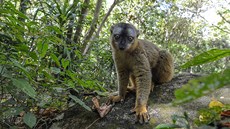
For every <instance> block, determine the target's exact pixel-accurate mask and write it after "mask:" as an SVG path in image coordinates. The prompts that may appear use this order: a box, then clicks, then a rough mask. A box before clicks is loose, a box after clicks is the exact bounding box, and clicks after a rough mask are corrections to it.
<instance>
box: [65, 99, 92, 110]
mask: <svg viewBox="0 0 230 129" xmlns="http://www.w3.org/2000/svg"><path fill="white" fill-rule="evenodd" d="M69 97H70V98H72V99H73V100H74V101H75V102H76V103H78V104H80V105H81V106H82V107H84V108H85V109H86V110H88V111H92V110H91V108H90V107H89V106H87V105H86V104H85V103H84V102H83V101H81V100H80V99H79V98H77V97H76V96H74V95H69Z"/></svg>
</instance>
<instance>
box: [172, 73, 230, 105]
mask: <svg viewBox="0 0 230 129" xmlns="http://www.w3.org/2000/svg"><path fill="white" fill-rule="evenodd" d="M227 85H230V69H226V70H225V71H223V72H221V73H213V74H210V75H208V76H205V77H200V78H197V79H192V80H190V81H189V82H188V84H186V85H184V86H183V87H182V88H180V89H177V90H176V91H175V97H176V99H175V101H174V104H178V103H184V102H189V101H192V100H194V99H197V98H199V97H201V96H204V95H206V94H208V93H210V92H212V91H214V90H216V89H218V88H221V87H223V86H227Z"/></svg>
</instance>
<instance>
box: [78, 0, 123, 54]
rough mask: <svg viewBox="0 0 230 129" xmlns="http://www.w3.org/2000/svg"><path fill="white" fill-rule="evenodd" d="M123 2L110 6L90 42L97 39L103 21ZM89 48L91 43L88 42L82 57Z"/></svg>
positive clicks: (116, 0)
mask: <svg viewBox="0 0 230 129" xmlns="http://www.w3.org/2000/svg"><path fill="white" fill-rule="evenodd" d="M122 1H123V0H114V2H113V4H112V5H111V6H110V8H109V10H108V12H107V13H106V15H105V16H104V18H103V20H102V22H101V24H100V25H99V27H98V29H97V32H96V34H95V35H94V36H93V37H92V38H91V39H90V40H91V41H93V40H95V39H96V38H97V37H99V34H100V32H101V29H102V27H103V25H104V24H105V21H106V20H107V18H108V17H109V15H110V14H111V12H112V10H113V9H114V7H115V6H116V5H117V4H118V3H120V2H122ZM90 46H91V42H89V44H88V45H87V46H86V47H85V48H84V52H83V55H86V53H87V52H88V50H89V48H90Z"/></svg>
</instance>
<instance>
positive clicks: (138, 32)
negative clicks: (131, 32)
mask: <svg viewBox="0 0 230 129" xmlns="http://www.w3.org/2000/svg"><path fill="white" fill-rule="evenodd" d="M136 32H137V38H138V36H139V35H140V31H139V30H137V31H136Z"/></svg>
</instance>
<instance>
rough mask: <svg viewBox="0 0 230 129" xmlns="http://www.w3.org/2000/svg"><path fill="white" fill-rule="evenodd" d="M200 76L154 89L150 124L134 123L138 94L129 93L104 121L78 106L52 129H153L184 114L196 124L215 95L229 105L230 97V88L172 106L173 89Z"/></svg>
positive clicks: (187, 76) (185, 77)
mask: <svg viewBox="0 0 230 129" xmlns="http://www.w3.org/2000/svg"><path fill="white" fill-rule="evenodd" d="M199 76H200V75H197V74H180V75H177V76H175V77H174V78H173V80H172V81H171V82H169V83H165V84H163V85H157V86H155V87H154V90H153V92H152V93H151V94H150V97H149V102H148V105H149V106H148V112H149V115H150V117H151V119H150V121H149V123H148V124H143V125H141V124H138V123H135V115H134V114H132V115H130V110H131V109H132V108H133V107H134V104H135V94H131V93H130V94H128V95H127V98H126V99H125V101H124V102H123V103H117V104H115V106H113V107H112V109H111V111H110V112H109V113H108V114H107V115H106V116H105V117H103V118H100V116H99V114H98V113H97V112H90V111H87V110H86V109H84V108H83V107H81V106H80V105H75V106H73V107H71V108H70V109H69V110H67V111H64V112H63V113H61V114H59V115H60V116H63V118H62V119H61V120H59V121H56V122H54V123H53V124H52V126H51V127H50V129H139V128H141V129H153V128H154V127H156V126H157V125H158V124H163V123H172V119H171V116H172V115H183V114H184V112H186V113H187V114H188V117H189V118H191V119H192V120H191V121H193V119H195V118H197V110H198V109H201V108H207V107H208V104H209V102H210V101H211V98H212V97H213V96H214V97H215V98H217V99H220V101H222V102H223V103H230V101H229V100H227V99H229V98H230V95H229V93H230V88H228V87H224V88H222V89H219V90H217V91H215V92H214V93H213V94H211V95H208V96H203V97H201V98H199V99H197V100H195V101H193V102H190V103H186V104H183V105H178V106H172V105H171V102H172V100H173V99H174V98H175V97H174V90H175V89H178V88H180V87H181V86H182V85H183V84H186V83H187V82H188V81H189V80H190V79H192V78H195V77H199ZM223 96H224V97H223ZM224 98H225V99H224ZM106 100H107V97H106V98H101V99H100V100H99V101H100V103H105V102H106ZM87 104H89V105H92V102H91V101H89V102H88V103H87ZM191 126H192V127H193V126H194V123H191Z"/></svg>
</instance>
